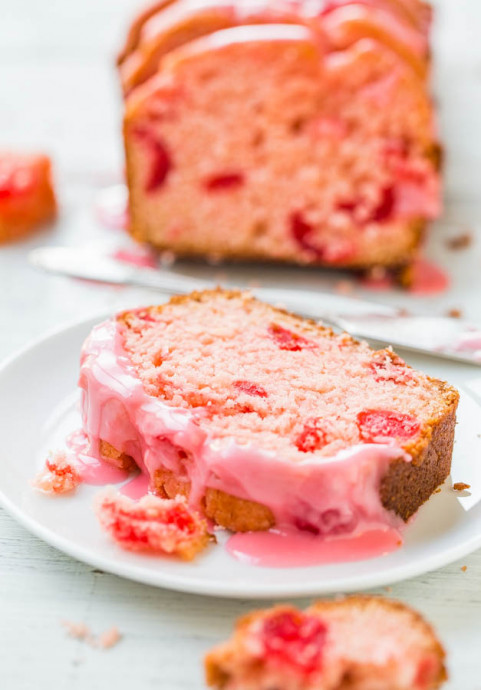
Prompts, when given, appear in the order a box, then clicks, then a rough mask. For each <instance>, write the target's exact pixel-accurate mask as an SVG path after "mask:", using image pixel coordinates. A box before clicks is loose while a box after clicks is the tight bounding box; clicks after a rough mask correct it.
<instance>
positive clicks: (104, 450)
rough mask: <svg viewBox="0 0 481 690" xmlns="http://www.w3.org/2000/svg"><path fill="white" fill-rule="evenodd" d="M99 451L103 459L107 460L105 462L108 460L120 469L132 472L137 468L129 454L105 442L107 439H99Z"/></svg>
mask: <svg viewBox="0 0 481 690" xmlns="http://www.w3.org/2000/svg"><path fill="white" fill-rule="evenodd" d="M99 451H100V455H101V456H102V458H103V459H104V460H107V462H110V464H111V465H114V466H115V467H118V468H119V469H120V470H125V471H126V472H133V471H134V470H136V469H137V465H136V463H135V460H134V459H133V458H132V457H131V456H130V455H127V454H126V453H121V452H120V451H118V450H117V449H116V448H114V447H113V446H112V445H111V444H110V443H107V441H102V440H101V441H100V443H99Z"/></svg>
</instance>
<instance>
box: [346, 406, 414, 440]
mask: <svg viewBox="0 0 481 690" xmlns="http://www.w3.org/2000/svg"><path fill="white" fill-rule="evenodd" d="M357 423H358V427H359V433H360V435H361V439H362V440H363V441H366V442H367V443H383V442H384V441H385V440H386V439H398V440H401V441H406V440H407V439H409V438H412V437H413V436H415V435H416V434H417V433H418V432H419V429H420V424H419V422H418V420H417V419H416V418H415V417H413V416H412V415H410V414H404V413H402V412H393V411H392V410H363V411H362V412H359V414H358V415H357Z"/></svg>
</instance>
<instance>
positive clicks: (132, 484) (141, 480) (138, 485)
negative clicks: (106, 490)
mask: <svg viewBox="0 0 481 690" xmlns="http://www.w3.org/2000/svg"><path fill="white" fill-rule="evenodd" d="M149 484H150V482H149V478H148V477H147V476H146V475H145V474H144V473H143V472H140V473H139V474H137V475H136V476H135V477H132V479H130V480H129V481H128V482H127V483H126V484H124V485H123V486H122V487H121V488H120V490H119V492H120V493H121V494H122V495H123V496H128V498H132V499H134V501H138V500H139V499H140V498H142V497H143V496H146V495H147V494H148V493H149Z"/></svg>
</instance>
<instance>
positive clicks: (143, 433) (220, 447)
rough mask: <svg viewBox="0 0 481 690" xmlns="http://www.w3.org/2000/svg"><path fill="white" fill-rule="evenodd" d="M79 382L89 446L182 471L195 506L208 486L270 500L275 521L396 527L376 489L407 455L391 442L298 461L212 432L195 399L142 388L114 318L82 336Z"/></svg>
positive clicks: (332, 527) (337, 527)
mask: <svg viewBox="0 0 481 690" xmlns="http://www.w3.org/2000/svg"><path fill="white" fill-rule="evenodd" d="M79 385H80V386H81V388H82V389H83V390H82V418H83V427H84V430H85V431H86V433H87V435H88V438H89V441H90V450H89V452H90V454H91V455H93V456H96V457H98V455H99V441H100V439H102V440H104V441H107V442H108V443H110V444H111V445H113V446H114V447H115V448H116V449H117V450H118V451H119V452H123V453H127V454H128V455H130V456H132V457H133V458H134V460H135V461H136V463H137V464H138V465H139V467H140V468H141V469H142V470H143V471H144V472H145V473H146V474H147V475H148V476H149V477H152V476H153V475H154V473H155V471H156V470H157V469H159V468H160V467H164V468H166V469H169V470H172V471H173V472H174V473H175V474H177V475H184V476H186V478H187V479H188V481H189V482H190V483H191V492H190V498H189V501H190V503H191V504H192V505H193V506H194V507H197V508H198V507H200V504H201V500H202V498H203V496H204V494H205V491H206V488H208V487H209V488H213V489H219V490H221V491H224V492H226V493H228V494H231V495H234V496H237V497H239V498H242V499H246V500H251V501H257V502H259V503H262V504H264V505H266V506H268V507H269V508H270V509H271V510H272V512H273V514H274V516H275V518H276V523H277V525H278V526H281V527H286V526H288V527H291V528H292V527H293V526H298V527H300V529H303V530H308V531H309V532H313V533H314V532H315V533H316V534H326V533H329V534H331V535H332V534H345V533H347V532H350V533H354V532H357V531H359V530H360V529H361V528H362V530H365V529H369V528H372V527H373V526H374V527H375V528H376V529H377V528H379V526H380V525H381V526H387V527H395V528H400V526H401V520H400V519H399V518H397V517H396V516H395V515H394V514H393V513H390V512H388V511H386V510H385V509H384V507H383V506H382V504H381V501H380V498H379V483H380V480H381V477H382V476H383V475H384V473H385V472H386V470H387V467H388V465H389V463H390V462H391V460H393V459H396V458H403V459H405V460H406V461H409V460H410V456H409V455H407V454H406V453H405V452H404V451H403V450H402V449H401V448H400V447H399V446H398V445H396V443H395V442H394V441H392V442H386V443H364V444H358V445H355V446H353V447H351V448H347V449H344V450H341V451H339V452H338V453H336V454H335V455H334V456H332V457H319V456H309V457H306V459H304V458H302V460H299V459H298V456H296V457H295V459H293V457H292V456H289V457H287V456H286V454H282V453H278V452H275V451H271V450H267V449H263V448H260V447H256V446H255V445H254V444H252V443H250V444H245V445H240V444H238V443H237V442H236V441H235V440H234V439H233V438H229V437H226V438H220V437H218V438H215V437H213V435H212V433H209V431H208V426H206V425H204V427H203V428H201V427H200V425H199V424H198V421H199V419H201V418H204V417H205V414H206V413H205V411H204V410H203V409H202V408H196V409H186V408H182V407H175V406H174V405H173V404H168V403H166V402H165V401H164V400H162V399H161V398H158V397H153V396H151V395H149V394H148V393H147V392H146V390H145V389H144V387H143V384H142V382H141V380H140V379H139V377H138V375H137V373H136V371H135V368H134V365H133V364H132V362H131V361H130V358H129V357H128V356H127V354H126V352H125V350H124V348H123V344H122V336H121V333H120V327H119V324H118V323H117V321H116V320H110V321H107V322H105V323H103V324H100V325H99V326H97V327H96V328H94V330H93V331H92V333H91V335H90V337H89V338H88V340H87V341H86V343H85V345H84V347H83V350H82V358H81V372H80V380H79ZM206 428H207V430H206ZM179 449H181V450H182V453H181V454H180V453H179ZM186 458H190V461H188V460H186ZM194 459H195V461H194ZM383 550H384V545H382V548H381V551H383Z"/></svg>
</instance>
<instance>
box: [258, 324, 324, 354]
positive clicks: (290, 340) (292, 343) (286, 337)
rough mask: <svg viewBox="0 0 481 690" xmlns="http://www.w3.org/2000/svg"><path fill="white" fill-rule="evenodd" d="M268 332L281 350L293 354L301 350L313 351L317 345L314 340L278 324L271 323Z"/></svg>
mask: <svg viewBox="0 0 481 690" xmlns="http://www.w3.org/2000/svg"><path fill="white" fill-rule="evenodd" d="M267 332H268V333H269V335H270V336H271V338H272V339H273V340H274V341H275V342H276V343H277V345H278V347H279V349H280V350H290V351H291V352H298V351H299V350H312V349H313V348H314V347H316V344H315V343H314V342H312V340H308V339H307V338H304V337H303V336H302V335H298V334H297V333H294V332H293V331H290V330H288V329H287V328H283V327H282V326H279V324H277V323H271V325H270V326H269V328H268V329H267Z"/></svg>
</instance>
